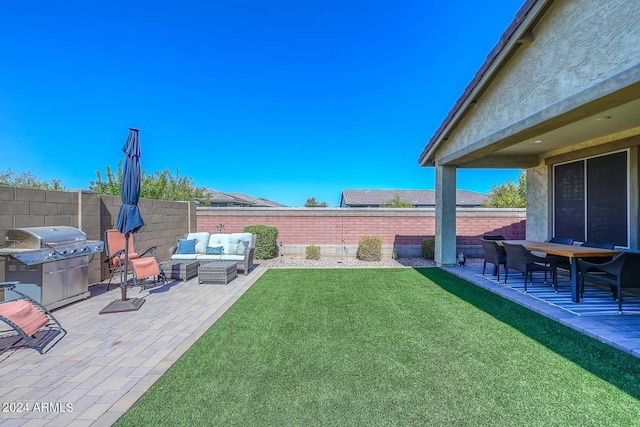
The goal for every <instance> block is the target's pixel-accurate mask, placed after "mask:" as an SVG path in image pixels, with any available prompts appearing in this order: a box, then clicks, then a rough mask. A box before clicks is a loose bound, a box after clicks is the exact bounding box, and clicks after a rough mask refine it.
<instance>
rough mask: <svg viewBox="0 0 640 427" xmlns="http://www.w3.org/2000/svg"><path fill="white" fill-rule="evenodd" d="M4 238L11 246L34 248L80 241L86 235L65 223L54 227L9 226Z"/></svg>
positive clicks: (83, 239)
mask: <svg viewBox="0 0 640 427" xmlns="http://www.w3.org/2000/svg"><path fill="white" fill-rule="evenodd" d="M6 240H7V243H8V244H9V246H10V247H12V248H25V249H36V248H44V247H51V246H56V245H62V244H71V243H82V242H85V241H86V240H87V235H86V234H85V233H84V232H83V231H82V230H80V229H78V228H75V227H69V226H65V225H61V226H55V227H27V228H10V229H8V230H7V232H6Z"/></svg>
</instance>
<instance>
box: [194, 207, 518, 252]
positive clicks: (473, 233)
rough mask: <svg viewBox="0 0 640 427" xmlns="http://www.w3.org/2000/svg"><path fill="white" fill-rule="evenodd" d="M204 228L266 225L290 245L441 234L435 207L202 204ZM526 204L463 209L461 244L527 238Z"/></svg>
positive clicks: (407, 240) (405, 241)
mask: <svg viewBox="0 0 640 427" xmlns="http://www.w3.org/2000/svg"><path fill="white" fill-rule="evenodd" d="M197 219H198V225H197V229H198V231H209V232H212V231H214V230H215V229H216V226H217V225H218V224H224V226H225V230H226V232H228V233H229V232H240V231H242V230H243V228H244V227H245V226H247V225H256V224H264V225H269V226H272V227H276V228H277V229H278V232H279V234H278V241H279V242H283V244H284V245H318V246H321V245H357V244H358V240H359V239H360V237H362V236H365V235H374V236H379V237H381V238H382V244H383V245H388V246H396V245H421V244H422V241H423V240H424V238H426V237H429V236H434V235H435V223H436V221H435V210H433V209H373V208H371V209H370V208H366V209H358V208H198V210H197ZM525 223H526V212H525V210H524V209H485V208H482V209H465V208H460V209H458V211H457V221H456V224H457V234H458V237H457V244H458V246H467V245H480V242H479V240H478V239H479V238H481V237H482V235H484V234H503V235H504V236H505V237H506V238H508V239H524V238H525Z"/></svg>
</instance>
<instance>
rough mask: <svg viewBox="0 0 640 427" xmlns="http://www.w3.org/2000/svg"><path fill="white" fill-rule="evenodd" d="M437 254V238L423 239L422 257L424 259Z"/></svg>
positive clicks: (432, 257)
mask: <svg viewBox="0 0 640 427" xmlns="http://www.w3.org/2000/svg"><path fill="white" fill-rule="evenodd" d="M435 256H436V238H435V237H428V238H426V239H424V240H423V241H422V257H423V258H424V259H431V260H432V259H434V258H435Z"/></svg>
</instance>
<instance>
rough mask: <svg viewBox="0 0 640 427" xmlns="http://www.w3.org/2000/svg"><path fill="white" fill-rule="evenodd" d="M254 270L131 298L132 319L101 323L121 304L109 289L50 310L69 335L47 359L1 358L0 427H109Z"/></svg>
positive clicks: (32, 354)
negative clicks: (134, 303)
mask: <svg viewBox="0 0 640 427" xmlns="http://www.w3.org/2000/svg"><path fill="white" fill-rule="evenodd" d="M264 271H265V269H264V268H263V267H257V268H256V269H255V270H254V271H252V272H251V273H250V274H249V275H248V276H244V275H239V276H238V277H237V278H236V279H235V280H233V281H232V282H231V283H229V284H228V285H208V284H202V285H200V284H198V278H197V277H195V278H193V279H191V280H190V281H188V282H181V281H174V282H170V283H169V284H167V285H165V286H162V287H157V288H155V289H148V290H145V291H142V292H139V291H138V290H139V288H133V289H130V290H129V296H130V297H138V298H145V299H146V301H145V303H144V304H143V305H142V307H141V308H140V310H138V311H134V312H125V313H112V314H103V315H99V314H98V312H99V311H100V310H101V309H103V308H104V307H105V306H106V305H107V304H108V303H110V302H111V301H113V300H115V299H118V298H120V290H119V288H118V287H117V286H114V285H112V286H111V288H112V289H111V290H110V291H109V292H106V293H105V292H104V291H105V289H106V285H102V284H100V285H96V286H92V287H91V291H92V294H97V295H95V296H92V297H90V298H89V299H87V300H85V301H79V302H77V303H75V304H72V305H69V306H67V307H63V308H60V309H58V310H55V311H54V312H53V314H54V315H55V316H56V318H57V319H58V320H59V321H60V323H61V324H62V326H63V327H64V328H65V329H66V330H67V335H66V336H65V337H64V338H62V339H61V340H60V342H58V343H57V344H56V345H55V346H54V347H52V348H51V349H50V351H48V352H47V353H46V354H44V355H40V354H39V353H38V352H37V351H35V350H32V349H19V350H13V351H9V352H7V353H5V354H3V355H1V356H0V378H1V380H0V382H1V384H2V386H1V387H0V404H1V405H2V406H1V407H0V425H2V426H4V427H6V426H44V425H47V426H64V427H67V426H110V425H112V424H113V423H114V422H115V421H116V420H117V419H118V418H119V417H120V416H121V415H122V414H124V413H125V412H126V411H127V409H129V408H130V407H131V405H133V403H134V402H135V401H136V400H137V399H138V398H140V396H142V394H143V393H144V392H145V391H146V390H147V389H148V388H149V387H150V386H151V385H152V384H153V383H154V382H155V381H156V380H157V379H158V378H159V377H160V376H161V375H162V374H163V373H164V372H165V371H166V370H167V369H168V368H169V367H170V366H171V365H172V364H173V363H174V362H175V361H176V360H177V359H178V358H179V357H180V356H181V355H182V354H183V353H184V352H185V351H186V350H187V349H188V348H189V347H190V346H191V345H192V344H193V343H194V342H195V341H196V340H197V339H198V338H199V337H200V336H201V335H202V334H203V333H204V332H205V331H206V330H207V329H208V328H209V327H210V326H211V325H212V324H213V323H214V322H215V321H216V320H217V319H218V318H220V316H222V314H223V313H224V312H225V311H226V310H227V309H228V308H229V307H231V305H232V304H233V303H234V302H235V301H236V300H237V299H238V298H239V297H240V296H241V295H242V294H243V293H244V292H245V291H246V290H247V289H248V288H249V287H251V285H252V284H253V283H254V282H255V281H256V280H257V279H258V278H259V277H260V276H261V275H262V274H263V273H264Z"/></svg>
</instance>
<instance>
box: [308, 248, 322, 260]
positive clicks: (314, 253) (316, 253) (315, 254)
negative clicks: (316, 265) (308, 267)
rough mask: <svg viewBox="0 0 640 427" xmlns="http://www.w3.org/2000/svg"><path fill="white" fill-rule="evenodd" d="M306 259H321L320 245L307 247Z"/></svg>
mask: <svg viewBox="0 0 640 427" xmlns="http://www.w3.org/2000/svg"><path fill="white" fill-rule="evenodd" d="M305 258H306V259H320V246H313V245H311V246H307V247H306V249H305Z"/></svg>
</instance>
